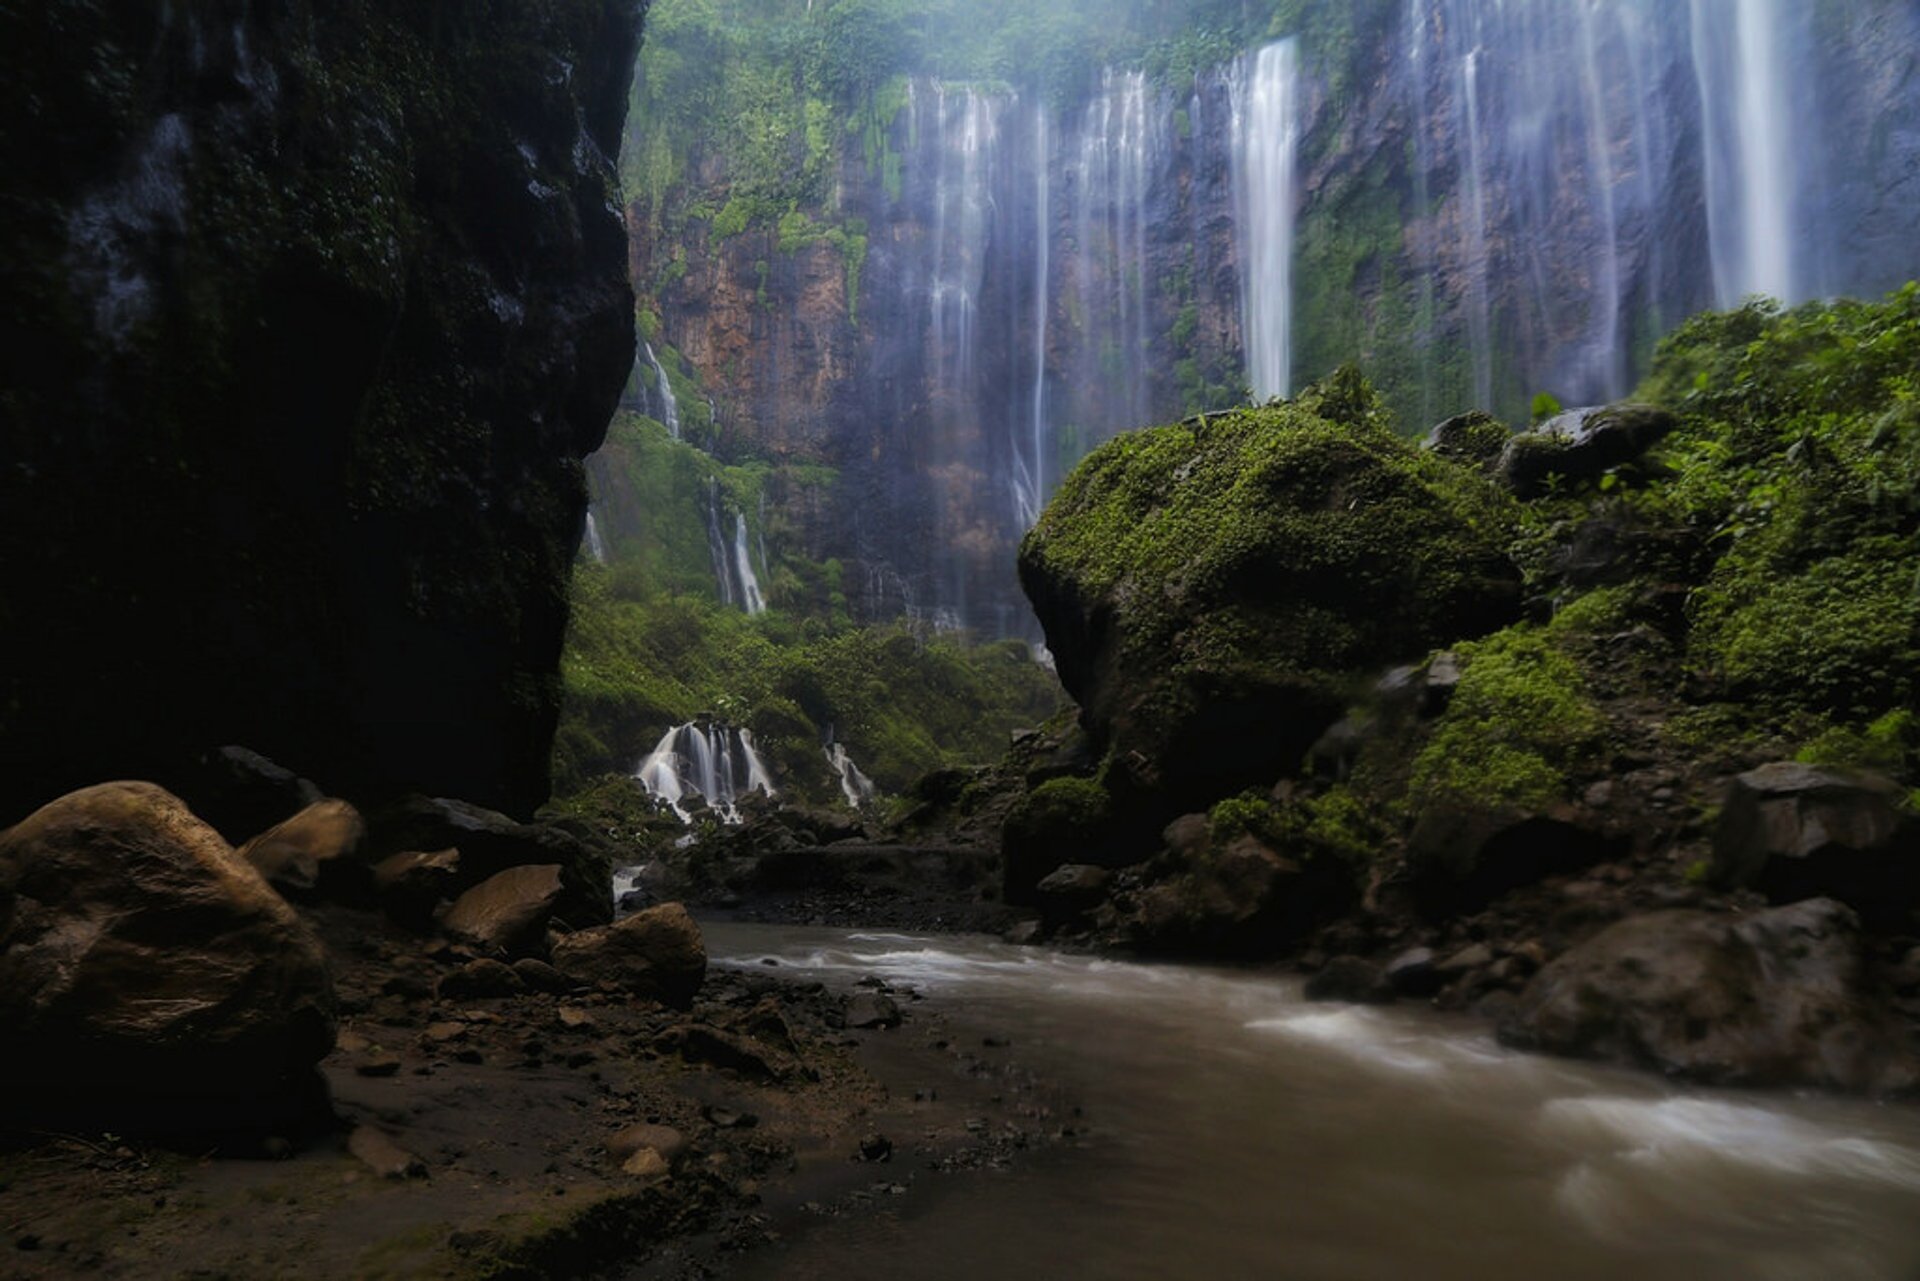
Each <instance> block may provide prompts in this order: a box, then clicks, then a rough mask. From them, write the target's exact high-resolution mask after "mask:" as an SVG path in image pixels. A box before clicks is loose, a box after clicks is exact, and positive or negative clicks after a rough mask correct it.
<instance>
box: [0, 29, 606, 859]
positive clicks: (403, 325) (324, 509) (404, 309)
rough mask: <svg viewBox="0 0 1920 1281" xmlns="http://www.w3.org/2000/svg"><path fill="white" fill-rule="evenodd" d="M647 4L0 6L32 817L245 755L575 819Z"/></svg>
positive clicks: (11, 560) (10, 693) (4, 413)
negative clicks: (553, 798) (591, 540)
mask: <svg viewBox="0 0 1920 1281" xmlns="http://www.w3.org/2000/svg"><path fill="white" fill-rule="evenodd" d="M642 8H643V6H641V5H639V4H636V3H632V2H631V0H557V2H556V3H550V4H546V3H543V4H539V5H533V6H527V5H509V6H503V7H498V8H494V7H486V6H481V7H475V8H470V9H466V10H463V11H462V12H461V14H460V17H459V20H458V21H449V20H446V18H445V15H443V14H435V13H430V12H428V11H426V10H420V9H411V8H408V7H407V6H393V5H367V4H351V5H345V6H340V5H320V6H305V5H295V6H286V5H266V6H241V7H238V8H235V9H231V10H227V11H223V12H221V13H220V14H218V15H216V14H214V13H213V12H212V11H209V10H205V9H203V8H200V7H198V6H184V7H182V6H144V7H140V8H137V9H127V10H121V9H116V8H114V7H112V6H105V5H96V4H79V5H74V6H71V7H63V8H62V9H61V10H60V11H59V13H58V15H57V16H56V15H55V13H54V11H53V10H49V9H47V8H45V7H44V6H38V5H35V6H29V7H25V8H20V7H9V8H8V9H6V10H4V11H0V46H4V47H6V48H10V49H14V50H18V51H26V50H33V51H34V56H31V57H28V56H17V57H15V58H13V59H11V60H10V66H9V79H10V84H11V86H12V87H13V89H14V90H15V91H16V92H17V93H18V94H19V95H20V97H19V101H20V102H22V103H26V102H32V103H34V104H37V105H36V107H35V109H34V112H33V114H34V117H35V120H36V122H37V123H36V124H35V125H34V126H32V127H30V128H23V129H21V130H20V131H18V132H16V133H14V134H12V135H11V136H10V139H9V141H10V144H16V145H13V146H11V148H10V155H9V165H8V167H9V169H10V170H11V171H12V176H11V177H10V179H9V199H8V201H7V204H6V208H5V209H4V210H0V243H4V244H6V245H7V247H8V255H9V260H10V262H11V264H12V266H11V267H10V271H11V273H12V274H11V275H10V276H9V286H8V289H7V297H8V299H9V306H8V308H7V311H6V315H5V317H4V318H0V332H3V333H4V339H3V340H0V349H4V350H6V351H7V352H9V353H11V354H12V357H13V358H12V360H11V361H10V364H9V366H8V373H7V376H6V378H5V383H6V387H7V394H6V396H5V397H4V398H3V399H0V441H4V442H5V444H4V446H3V447H0V453H4V455H5V457H6V459H7V466H5V467H4V468H0V512H4V513H5V519H4V520H0V564H3V565H5V566H6V567H7V591H6V593H5V597H6V598H5V600H4V601H0V635H5V636H6V637H7V653H8V661H7V663H6V664H5V665H4V669H0V707H4V708H7V709H8V714H7V715H6V716H5V718H4V719H3V720H0V814H5V815H8V816H12V815H13V814H16V813H20V812H24V809H25V808H26V806H27V805H28V804H31V803H32V802H33V801H35V800H45V799H47V798H48V797H49V796H51V795H54V794H57V793H58V792H59V791H63V790H65V789H66V788H68V787H71V786H74V785H75V784H76V783H78V782H83V781H93V780H96V779H99V778H108V777H127V776H129V774H130V773H131V774H133V775H134V776H148V775H153V776H158V777H163V778H171V777H172V776H173V772H174V767H175V766H176V765H177V764H178V763H180V762H182V761H185V760H188V759H190V758H191V757H192V756H193V755H194V754H196V753H198V752H200V751H203V750H204V749H206V748H207V747H209V746H211V745H214V744H219V743H235V742H239V743H245V744H247V745H248V746H249V747H251V748H254V749H256V750H258V751H261V752H264V753H266V754H267V755H268V756H270V757H272V758H273V759H274V760H276V761H279V762H280V763H281V764H283V765H286V766H289V767H291V768H292V769H295V770H297V771H299V772H301V773H303V774H307V775H309V776H311V777H314V778H318V779H321V780H324V782H325V784H326V786H327V787H328V788H329V790H331V791H332V792H334V793H335V794H337V795H343V796H348V797H352V798H355V799H356V800H358V799H362V798H365V799H367V800H371V799H373V798H377V797H385V796H391V795H395V794H398V793H400V792H403V791H407V790H421V791H436V792H444V793H449V794H453V795H460V796H470V797H474V798H476V799H479V800H482V801H484V802H486V803H488V804H491V805H495V806H498V807H501V808H503V809H508V810H512V811H514V812H516V813H521V812H531V811H532V810H533V809H534V808H535V807H536V806H538V805H539V804H540V803H541V802H542V801H543V800H544V799H545V798H546V795H547V790H548V782H547V778H548V760H549V748H550V746H551V742H552V738H553V730H554V723H555V718H556V717H557V715H558V712H559V706H560V680H559V673H558V668H559V657H560V647H561V642H562V639H563V635H564V631H565V626H566V618H567V593H566V584H567V576H568V573H569V570H570V568H571V565H572V560H573V555H574V550H575V548H576V546H577V545H578V543H579V540H580V534H581V528H582V517H583V512H584V507H585V502H586V493H585V486H584V483H583V479H582V475H581V467H580V462H579V460H580V458H581V457H582V456H584V455H585V454H586V453H587V452H588V451H590V450H592V449H593V448H595V447H596V446H597V445H598V444H599V442H600V440H601V436H602V433H603V432H604V430H605V427H606V423H607V419H608V417H609V416H610V414H611V412H612V410H613V408H614V405H615V403H616V402H617V400H618V398H619V394H620V388H621V386H622V384H623V383H624V382H625V380H626V378H627V375H628V373H629V371H630V370H631V369H632V366H633V355H634V336H633V327H634V310H633V295H632V291H631V288H630V286H629V284H628V276H627V270H626V268H627V262H626V250H627V237H626V235H625V229H624V227H623V225H622V222H621V219H620V215H619V209H618V199H619V197H618V192H619V178H618V176H617V174H616V172H615V166H614V158H615V157H617V156H618V155H619V152H620V136H621V121H622V119H623V117H624V115H625V112H626V107H627V88H628V85H629V84H630V82H631V79H632V75H633V67H634V50H635V47H636V41H637V38H638V28H639V14H640V12H641V10H642ZM82 155H84V157H85V159H84V161H81V162H77V163H76V162H75V159H76V157H79V156H82ZM135 442H143V443H140V444H136V443H135ZM136 638H137V639H136ZM16 802H18V803H16ZM291 812H292V809H291V808H290V809H288V810H287V811H285V812H283V813H279V814H274V815H272V816H271V817H269V818H267V819H266V821H265V822H261V823H257V824H255V825H254V826H252V828H251V830H249V831H242V832H238V833H236V836H237V837H244V836H247V835H251V834H252V833H253V832H257V831H259V830H260V829H261V828H263V827H265V826H267V825H268V823H271V822H277V821H278V820H279V819H281V818H285V817H287V815H288V814H289V813H291ZM221 821H222V822H225V818H224V816H223V817H222V819H221ZM413 848H421V847H420V846H418V845H416V846H414V847H413ZM431 848H439V846H438V845H435V846H432V847H431Z"/></svg>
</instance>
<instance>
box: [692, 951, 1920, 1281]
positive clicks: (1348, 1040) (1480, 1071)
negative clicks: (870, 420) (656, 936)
mask: <svg viewBox="0 0 1920 1281" xmlns="http://www.w3.org/2000/svg"><path fill="white" fill-rule="evenodd" d="M708 943H709V947H710V949H711V951H712V954H713V956H714V957H715V958H716V961H717V963H719V964H722V965H755V966H757V965H761V964H763V963H764V961H765V959H766V958H775V959H777V960H778V961H779V963H780V965H781V966H782V967H783V968H784V969H785V972H786V973H788V974H796V973H798V974H801V975H808V976H814V977H818V978H820V979H822V980H824V981H826V982H827V983H829V984H830V985H836V986H841V985H847V984H851V983H852V982H853V981H854V980H855V979H857V978H859V977H861V976H864V975H878V976H880V977H882V978H884V979H886V980H888V981H889V982H890V983H894V984H901V985H907V986H910V987H912V988H914V989H915V990H917V991H919V992H920V993H922V994H924V995H925V996H926V997H927V998H928V1000H929V1002H930V1005H931V1008H938V1009H944V1010H947V1011H949V1012H952V1013H953V1014H954V1015H955V1016H956V1017H957V1018H960V1019H963V1020H964V1021H965V1023H966V1024H967V1025H969V1026H974V1027H978V1028H987V1029H993V1030H994V1034H995V1035H996V1036H1003V1037H1007V1038H1010V1039H1011V1041H1012V1043H1013V1046H1014V1049H1013V1050H1012V1051H1011V1052H1012V1053H1014V1054H1017V1055H1018V1056H1019V1058H1020V1060H1021V1062H1022V1063H1023V1065H1025V1066H1026V1067H1028V1068H1031V1069H1035V1070H1037V1071H1039V1072H1040V1073H1041V1074H1042V1075H1044V1076H1049V1077H1051V1078H1053V1079H1055V1080H1057V1081H1060V1082H1062V1083H1063V1084H1064V1085H1065V1086H1066V1087H1067V1088H1068V1090H1069V1092H1070V1093H1071V1094H1072V1095H1073V1096H1074V1097H1075V1098H1077V1099H1078V1100H1080V1101H1081V1102H1082V1104H1083V1105H1084V1108H1085V1112H1086V1118H1087V1121H1088V1124H1089V1138H1088V1140H1087V1141H1086V1142H1085V1143H1084V1144H1083V1145H1081V1146H1079V1147H1074V1148H1068V1149H1064V1150H1055V1151H1049V1152H1045V1153H1042V1154H1038V1155H1036V1156H1034V1157H1033V1158H1032V1159H1030V1160H1028V1161H1025V1162H1022V1163H1020V1164H1017V1165H1015V1166H1014V1167H1013V1168H1012V1169H1009V1170H1002V1171H993V1172H974V1173H968V1174H964V1175H956V1176H952V1183H951V1185H950V1186H948V1187H946V1188H945V1189H944V1190H943V1191H942V1193H941V1194H940V1195H937V1196H934V1197H930V1198H927V1199H925V1200H914V1201H910V1202H909V1203H908V1204H909V1206H910V1208H908V1209H904V1210H902V1211H899V1212H897V1213H896V1212H884V1211H882V1212H875V1213H870V1214H865V1215H859V1216H851V1217H847V1218H842V1219H835V1220H832V1221H826V1222H822V1223H821V1224H820V1226H819V1227H818V1228H817V1229H814V1230H812V1231H808V1232H805V1233H803V1234H801V1235H800V1236H798V1237H797V1238H795V1239H793V1240H791V1241H789V1242H787V1243H785V1244H783V1245H781V1246H778V1247H776V1248H773V1249H771V1250H768V1251H765V1252H756V1253H753V1254H749V1255H748V1256H747V1257H746V1258H745V1259H744V1260H743V1261H741V1262H740V1263H739V1264H737V1265H735V1267H734V1268H732V1269H729V1272H728V1275H729V1276H739V1277H748V1278H753V1277H768V1278H776V1277H777V1278H780V1279H781V1281H806V1279H808V1278H833V1279H834V1281H863V1279H865V1278H873V1279H874V1281H881V1279H885V1281H899V1279H900V1278H905V1277H911V1278H919V1279H923V1281H938V1279H942V1278H954V1279H955V1281H960V1279H962V1278H964V1279H965V1281H980V1279H981V1278H998V1277H1036V1278H1037V1277H1099V1278H1171V1279H1181V1278H1208V1279H1212V1278H1240V1277H1261V1278H1282V1279H1285V1281H1374V1279H1376V1278H1378V1279H1379V1281H1400V1279H1401V1278H1423V1279H1430V1281H1447V1279H1450V1278H1463V1279H1465V1278H1471V1279H1472V1281H1500V1279H1504V1278H1528V1279H1534V1278H1539V1279H1543V1281H1546V1279H1563V1281H1586V1279H1589V1278H1591V1279H1594V1281H1599V1279H1601V1278H1606V1279H1609V1281H1612V1279H1615V1278H1623V1277H1627V1278H1633V1279H1634V1281H1667V1279H1672V1281H1720V1279H1722V1278H1724V1279H1725V1281H1915V1279H1916V1278H1920V1107H1916V1106H1913V1105H1899V1106H1895V1105H1887V1106H1881V1105H1875V1104H1872V1103H1868V1102H1864V1101H1859V1100H1846V1099H1834V1098H1827V1097H1822V1096H1797V1095H1792V1094H1785V1093H1736V1092H1728V1091H1711V1090H1695V1089H1687V1088H1682V1087H1679V1086H1675V1085H1672V1084H1669V1083H1666V1082H1663V1081H1661V1080H1659V1079H1657V1078H1654V1077H1652V1076H1648V1075H1644V1074H1638V1073H1631V1072H1626V1071H1621V1070H1615V1069H1610V1068H1606V1067H1600V1066H1594V1065H1588V1064H1580V1063H1571V1062H1566V1061H1561V1060H1553V1059H1545V1058H1539V1057H1534V1056H1529V1055H1523V1054H1518V1053H1514V1052H1510V1051H1507V1050H1504V1049H1502V1048H1501V1047H1500V1046H1498V1045H1497V1044H1496V1043H1495V1042H1494V1040H1493V1038H1492V1036H1491V1035H1490V1034H1489V1033H1488V1032H1487V1031H1486V1029H1485V1028H1484V1026H1483V1025H1481V1024H1479V1023H1477V1022H1473V1021H1470V1020H1466V1019H1464V1018H1458V1017H1453V1016H1446V1015H1441V1014H1438V1013H1435V1012H1433V1011H1431V1010H1427V1009H1424V1008H1414V1007H1408V1006H1394V1007H1387V1008H1361V1007H1349V1006H1338V1005H1319V1004H1311V1003H1308V1002H1306V1001H1305V1000H1304V999H1303V998H1302V996H1301V993H1300V984H1299V982H1297V981H1295V980H1293V979H1290V978H1287V977H1277V976H1273V975H1267V974H1256V973H1250V972H1234V971H1223V970H1212V969H1205V968H1197V967H1189V966H1171V965H1142V964H1134V963H1129V962H1121V961H1112V960H1102V959H1097V958H1092V957H1085V956H1074V955H1065V954H1060V953H1054V952H1049V951H1045V950H1041V949H1031V948H1016V947H1011V946H1007V945H1003V944H1000V943H997V942H993V941H989V940H985V939H976V938H962V937H920V936H912V935H903V934H882V933H848V932H845V931H829V930H819V929H800V928H782V927H769V926H737V925H716V926H711V927H709V928H708ZM919 1008H928V1007H926V1006H923V1007H919ZM910 1030H911V1024H909V1028H908V1029H905V1030H902V1031H900V1032H896V1033H891V1034H889V1035H909V1034H910ZM904 1173H905V1172H902V1174H904ZM896 1177H898V1176H896Z"/></svg>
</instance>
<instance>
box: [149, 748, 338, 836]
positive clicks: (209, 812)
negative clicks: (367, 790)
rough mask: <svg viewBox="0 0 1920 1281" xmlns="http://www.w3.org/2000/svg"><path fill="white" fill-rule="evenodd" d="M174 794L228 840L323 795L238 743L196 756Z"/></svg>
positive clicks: (256, 829) (258, 829)
mask: <svg viewBox="0 0 1920 1281" xmlns="http://www.w3.org/2000/svg"><path fill="white" fill-rule="evenodd" d="M177 794H178V795H179V796H180V797H181V798H182V799H183V800H185V801H186V802H187V803H188V806H189V808H191V809H192V810H193V812H194V813H195V814H197V815H199V816H200V818H202V819H203V820H205V821H206V822H207V823H208V824H209V825H211V826H212V827H213V828H214V830H215V831H217V832H219V833H220V835H221V836H223V837H224V838H226V840H227V841H228V843H230V844H233V845H239V844H241V843H242V842H244V841H246V840H247V839H248V838H250V837H252V836H254V835H256V834H257V833H260V832H264V831H266V830H267V829H268V828H269V827H272V826H273V825H274V824H275V823H278V822H280V821H281V820H282V819H286V818H291V817H292V816H293V815H295V814H298V813H299V812H300V811H301V810H303V809H305V808H306V807H307V806H309V805H312V804H314V803H315V802H317V801H320V800H322V799H324V796H323V794H322V793H321V791H320V789H319V788H318V787H317V786H315V785H314V784H313V783H312V782H310V781H308V780H307V779H304V778H301V777H300V776H298V775H297V774H295V773H294V772H293V771H292V770H290V769H286V768H284V767H283V766H280V765H277V764H275V763H274V762H273V761H270V760H268V759H267V758H266V757H264V756H262V755H261V754H260V753H258V752H255V751H252V750H250V749H248V748H245V747H240V746H238V745H230V746H227V747H222V748H219V749H218V750H216V751H212V752H209V753H207V754H206V755H204V756H202V757H200V758H199V759H198V760H196V761H195V762H194V763H193V766H192V768H191V769H189V770H188V771H186V772H185V773H184V774H183V776H182V778H181V780H180V787H179V789H178V793H177Z"/></svg>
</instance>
